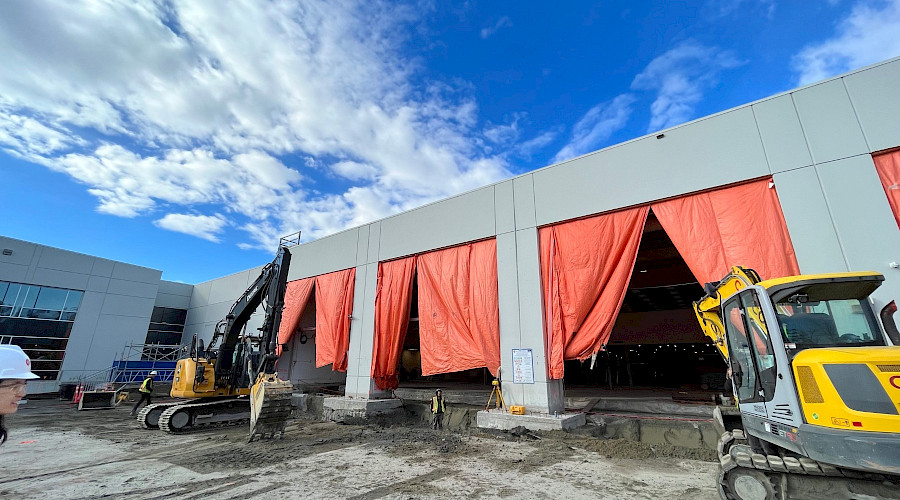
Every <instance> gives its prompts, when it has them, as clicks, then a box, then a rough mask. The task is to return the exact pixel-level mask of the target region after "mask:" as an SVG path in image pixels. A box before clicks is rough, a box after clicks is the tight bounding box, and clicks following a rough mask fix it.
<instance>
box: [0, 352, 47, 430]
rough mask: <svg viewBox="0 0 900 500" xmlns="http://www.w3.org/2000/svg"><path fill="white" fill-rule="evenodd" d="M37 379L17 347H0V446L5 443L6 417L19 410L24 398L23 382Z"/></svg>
mask: <svg viewBox="0 0 900 500" xmlns="http://www.w3.org/2000/svg"><path fill="white" fill-rule="evenodd" d="M35 378H39V377H38V376H37V375H35V374H34V373H32V372H31V360H30V359H28V355H27V354H25V351H23V350H22V348H21V347H19V346H17V345H0V444H3V443H4V442H6V426H5V425H3V419H4V418H5V417H6V415H10V414H12V413H15V412H16V410H18V409H19V401H21V400H22V398H23V397H25V381H26V380H30V379H35Z"/></svg>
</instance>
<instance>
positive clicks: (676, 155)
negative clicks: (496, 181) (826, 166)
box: [517, 106, 770, 227]
mask: <svg viewBox="0 0 900 500" xmlns="http://www.w3.org/2000/svg"><path fill="white" fill-rule="evenodd" d="M769 174H770V171H769V167H768V164H767V163H766V157H765V153H764V151H763V147H762V141H761V140H760V137H759V131H758V130H757V128H756V120H755V119H754V117H753V113H752V111H751V109H750V107H749V106H747V107H744V108H738V109H736V110H734V111H729V112H726V113H722V114H720V115H716V116H714V117H712V118H708V119H705V120H700V121H698V122H693V123H690V124H687V125H684V126H681V127H676V128H674V129H670V130H666V131H665V137H664V138H662V139H657V138H656V136H650V137H646V138H643V139H639V140H636V141H632V142H629V143H626V144H622V145H620V146H615V147H612V148H609V149H606V150H603V151H600V152H597V153H594V154H591V155H588V156H583V157H581V158H576V159H574V160H571V161H568V162H565V163H561V164H559V165H555V166H553V167H550V168H546V169H543V170H538V171H536V172H534V174H533V176H534V196H535V206H536V210H537V224H538V225H539V226H541V225H546V224H552V223H556V222H560V221H564V220H568V219H574V218H577V217H583V216H586V215H593V214H597V213H601V212H606V211H610V210H616V209H619V208H622V207H627V206H631V205H637V204H642V203H647V202H650V201H654V200H659V199H663V198H668V197H671V196H677V195H681V194H685V193H690V192H693V191H699V190H702V189H707V188H711V187H716V186H721V185H725V184H731V183H734V182H739V181H743V180H747V179H753V178H756V177H763V176H766V175H769ZM517 215H518V213H517ZM517 222H518V221H517ZM520 227H521V226H520Z"/></svg>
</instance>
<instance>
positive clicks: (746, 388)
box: [723, 290, 777, 403]
mask: <svg viewBox="0 0 900 500" xmlns="http://www.w3.org/2000/svg"><path fill="white" fill-rule="evenodd" d="M723 312H724V316H725V319H726V321H725V328H726V330H727V331H728V335H727V337H728V350H729V352H730V353H731V356H730V362H731V378H732V384H734V388H735V392H736V395H737V397H738V400H739V401H740V402H741V403H751V402H762V401H770V400H771V399H772V397H774V395H775V377H776V375H777V367H776V364H775V354H774V351H773V348H772V341H771V340H770V339H769V332H770V331H771V330H770V329H769V327H768V325H767V324H766V320H765V317H764V315H763V309H762V306H761V302H760V300H759V297H758V296H757V292H756V291H755V290H746V291H744V292H741V293H740V294H738V295H737V296H736V297H734V298H732V299H731V300H729V301H728V302H726V304H725V306H724V307H723Z"/></svg>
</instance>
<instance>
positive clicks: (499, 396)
mask: <svg viewBox="0 0 900 500" xmlns="http://www.w3.org/2000/svg"><path fill="white" fill-rule="evenodd" d="M491 385H492V386H494V389H493V390H492V391H491V395H490V397H489V398H488V402H487V405H486V406H485V407H484V409H485V410H488V409H490V407H491V400H493V399H494V396H497V400H496V403H495V404H496V405H497V406H496V407H495V408H497V409H500V408H506V401H503V391H502V390H500V381H499V380H497V379H494V381H493V382H491Z"/></svg>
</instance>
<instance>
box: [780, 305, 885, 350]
mask: <svg viewBox="0 0 900 500" xmlns="http://www.w3.org/2000/svg"><path fill="white" fill-rule="evenodd" d="M792 297H797V298H799V300H798V299H797V298H793V299H792V298H789V299H786V301H785V302H779V303H778V304H777V305H778V306H780V308H782V309H783V310H785V311H786V312H789V314H779V315H778V323H779V328H780V330H781V334H782V336H783V337H784V341H785V344H787V348H788V350H789V351H799V350H800V349H805V348H808V347H840V346H878V345H885V340H884V337H882V335H881V329H880V328H879V326H878V323H877V322H876V320H875V315H874V313H873V312H872V309H871V307H869V303H868V302H867V301H865V299H832V300H818V301H814V300H812V299H810V298H809V297H808V296H803V295H801V294H798V295H795V296H792ZM787 300H792V301H791V302H788V301H787Z"/></svg>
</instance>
